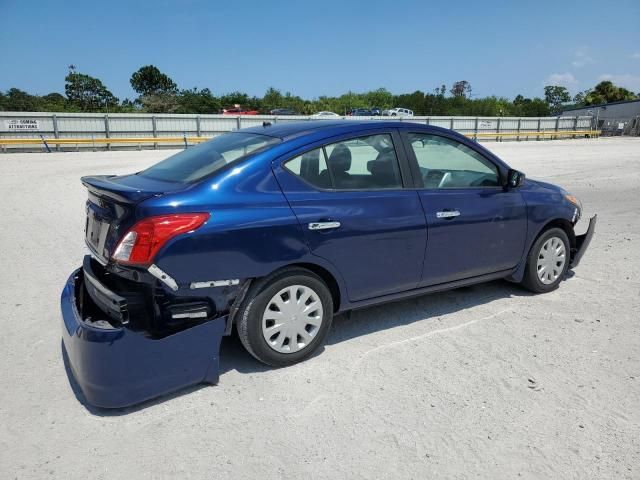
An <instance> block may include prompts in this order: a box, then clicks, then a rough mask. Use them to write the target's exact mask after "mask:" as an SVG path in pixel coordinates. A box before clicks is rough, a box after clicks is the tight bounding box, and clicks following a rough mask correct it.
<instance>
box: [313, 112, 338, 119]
mask: <svg viewBox="0 0 640 480" xmlns="http://www.w3.org/2000/svg"><path fill="white" fill-rule="evenodd" d="M311 116H312V117H324V118H335V117H339V116H340V115H338V114H337V113H333V112H328V111H322V112H318V113H314V114H313V115H311Z"/></svg>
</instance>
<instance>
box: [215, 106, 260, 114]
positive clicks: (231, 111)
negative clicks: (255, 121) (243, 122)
mask: <svg viewBox="0 0 640 480" xmlns="http://www.w3.org/2000/svg"><path fill="white" fill-rule="evenodd" d="M222 114H223V115H258V111H257V110H249V109H247V108H240V107H232V108H225V109H223V110H222Z"/></svg>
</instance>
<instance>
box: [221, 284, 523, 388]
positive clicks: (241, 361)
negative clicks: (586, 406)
mask: <svg viewBox="0 0 640 480" xmlns="http://www.w3.org/2000/svg"><path fill="white" fill-rule="evenodd" d="M531 295H533V294H532V293H531V292H528V291H526V290H524V289H522V288H521V287H519V286H518V285H516V284H513V283H510V282H507V281H505V280H496V281H493V282H489V283H482V284H477V285H472V286H468V287H461V288H457V289H454V290H448V291H444V292H439V293H431V294H423V295H420V296H416V297H413V298H409V299H403V300H397V301H394V302H389V303H385V304H382V305H376V306H372V307H366V308H362V309H359V310H355V311H353V312H351V313H347V314H342V315H338V316H336V317H335V318H334V320H333V325H332V326H331V331H330V332H329V337H328V338H327V341H326V344H327V345H335V344H338V343H341V342H345V341H348V340H350V339H353V338H356V337H360V336H363V335H367V334H370V333H373V332H378V331H383V330H388V329H391V328H395V327H398V326H402V325H408V324H411V323H414V322H418V321H424V322H430V321H435V320H436V319H437V318H438V317H439V316H442V315H447V314H450V313H455V312H458V311H462V310H466V309H469V308H473V307H476V306H479V305H483V304H486V303H490V302H492V301H494V300H498V299H501V298H510V297H522V296H531ZM321 353H322V349H320V350H319V351H318V352H317V353H316V355H319V354H321ZM270 369H271V367H268V366H266V365H264V364H262V363H260V362H259V361H258V360H256V359H255V358H253V357H252V356H251V354H249V353H248V352H247V351H246V350H245V349H244V347H243V346H242V343H241V342H240V339H239V338H238V336H237V335H236V334H235V330H234V334H233V335H231V336H230V337H225V338H224V339H223V340H222V346H221V349H220V375H223V374H225V373H227V372H229V371H231V370H235V371H237V372H240V373H260V372H264V371H266V370H270ZM222 380H223V379H222Z"/></svg>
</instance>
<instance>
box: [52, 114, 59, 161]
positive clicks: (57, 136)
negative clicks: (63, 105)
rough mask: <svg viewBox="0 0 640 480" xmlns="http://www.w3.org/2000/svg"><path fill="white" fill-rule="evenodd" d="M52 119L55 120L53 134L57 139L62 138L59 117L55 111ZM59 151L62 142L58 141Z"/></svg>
mask: <svg viewBox="0 0 640 480" xmlns="http://www.w3.org/2000/svg"><path fill="white" fill-rule="evenodd" d="M51 119H52V120H53V136H54V137H55V139H56V140H58V139H59V138H60V132H59V131H58V117H57V116H56V114H55V113H54V114H53V116H52V118H51ZM59 151H60V144H59V143H56V152H59Z"/></svg>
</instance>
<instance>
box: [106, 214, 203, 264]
mask: <svg viewBox="0 0 640 480" xmlns="http://www.w3.org/2000/svg"><path fill="white" fill-rule="evenodd" d="M209 216H210V215H209V214H208V213H177V214H173V215H159V216H156V217H149V218H145V219H144V220H140V221H139V222H138V223H136V224H135V225H134V226H133V227H131V229H129V231H128V232H127V233H126V234H125V235H124V237H122V239H121V240H120V242H118V246H117V247H116V250H115V252H114V253H113V255H112V258H113V260H115V261H116V262H118V263H125V264H128V265H150V264H151V263H152V262H153V257H154V256H155V255H156V253H158V250H160V249H161V248H162V246H163V245H164V244H165V243H167V242H168V241H169V240H171V239H172V238H173V237H175V236H177V235H180V234H181V233H186V232H191V231H193V230H196V229H197V228H200V227H201V226H202V225H203V224H204V222H206V221H207V220H209Z"/></svg>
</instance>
